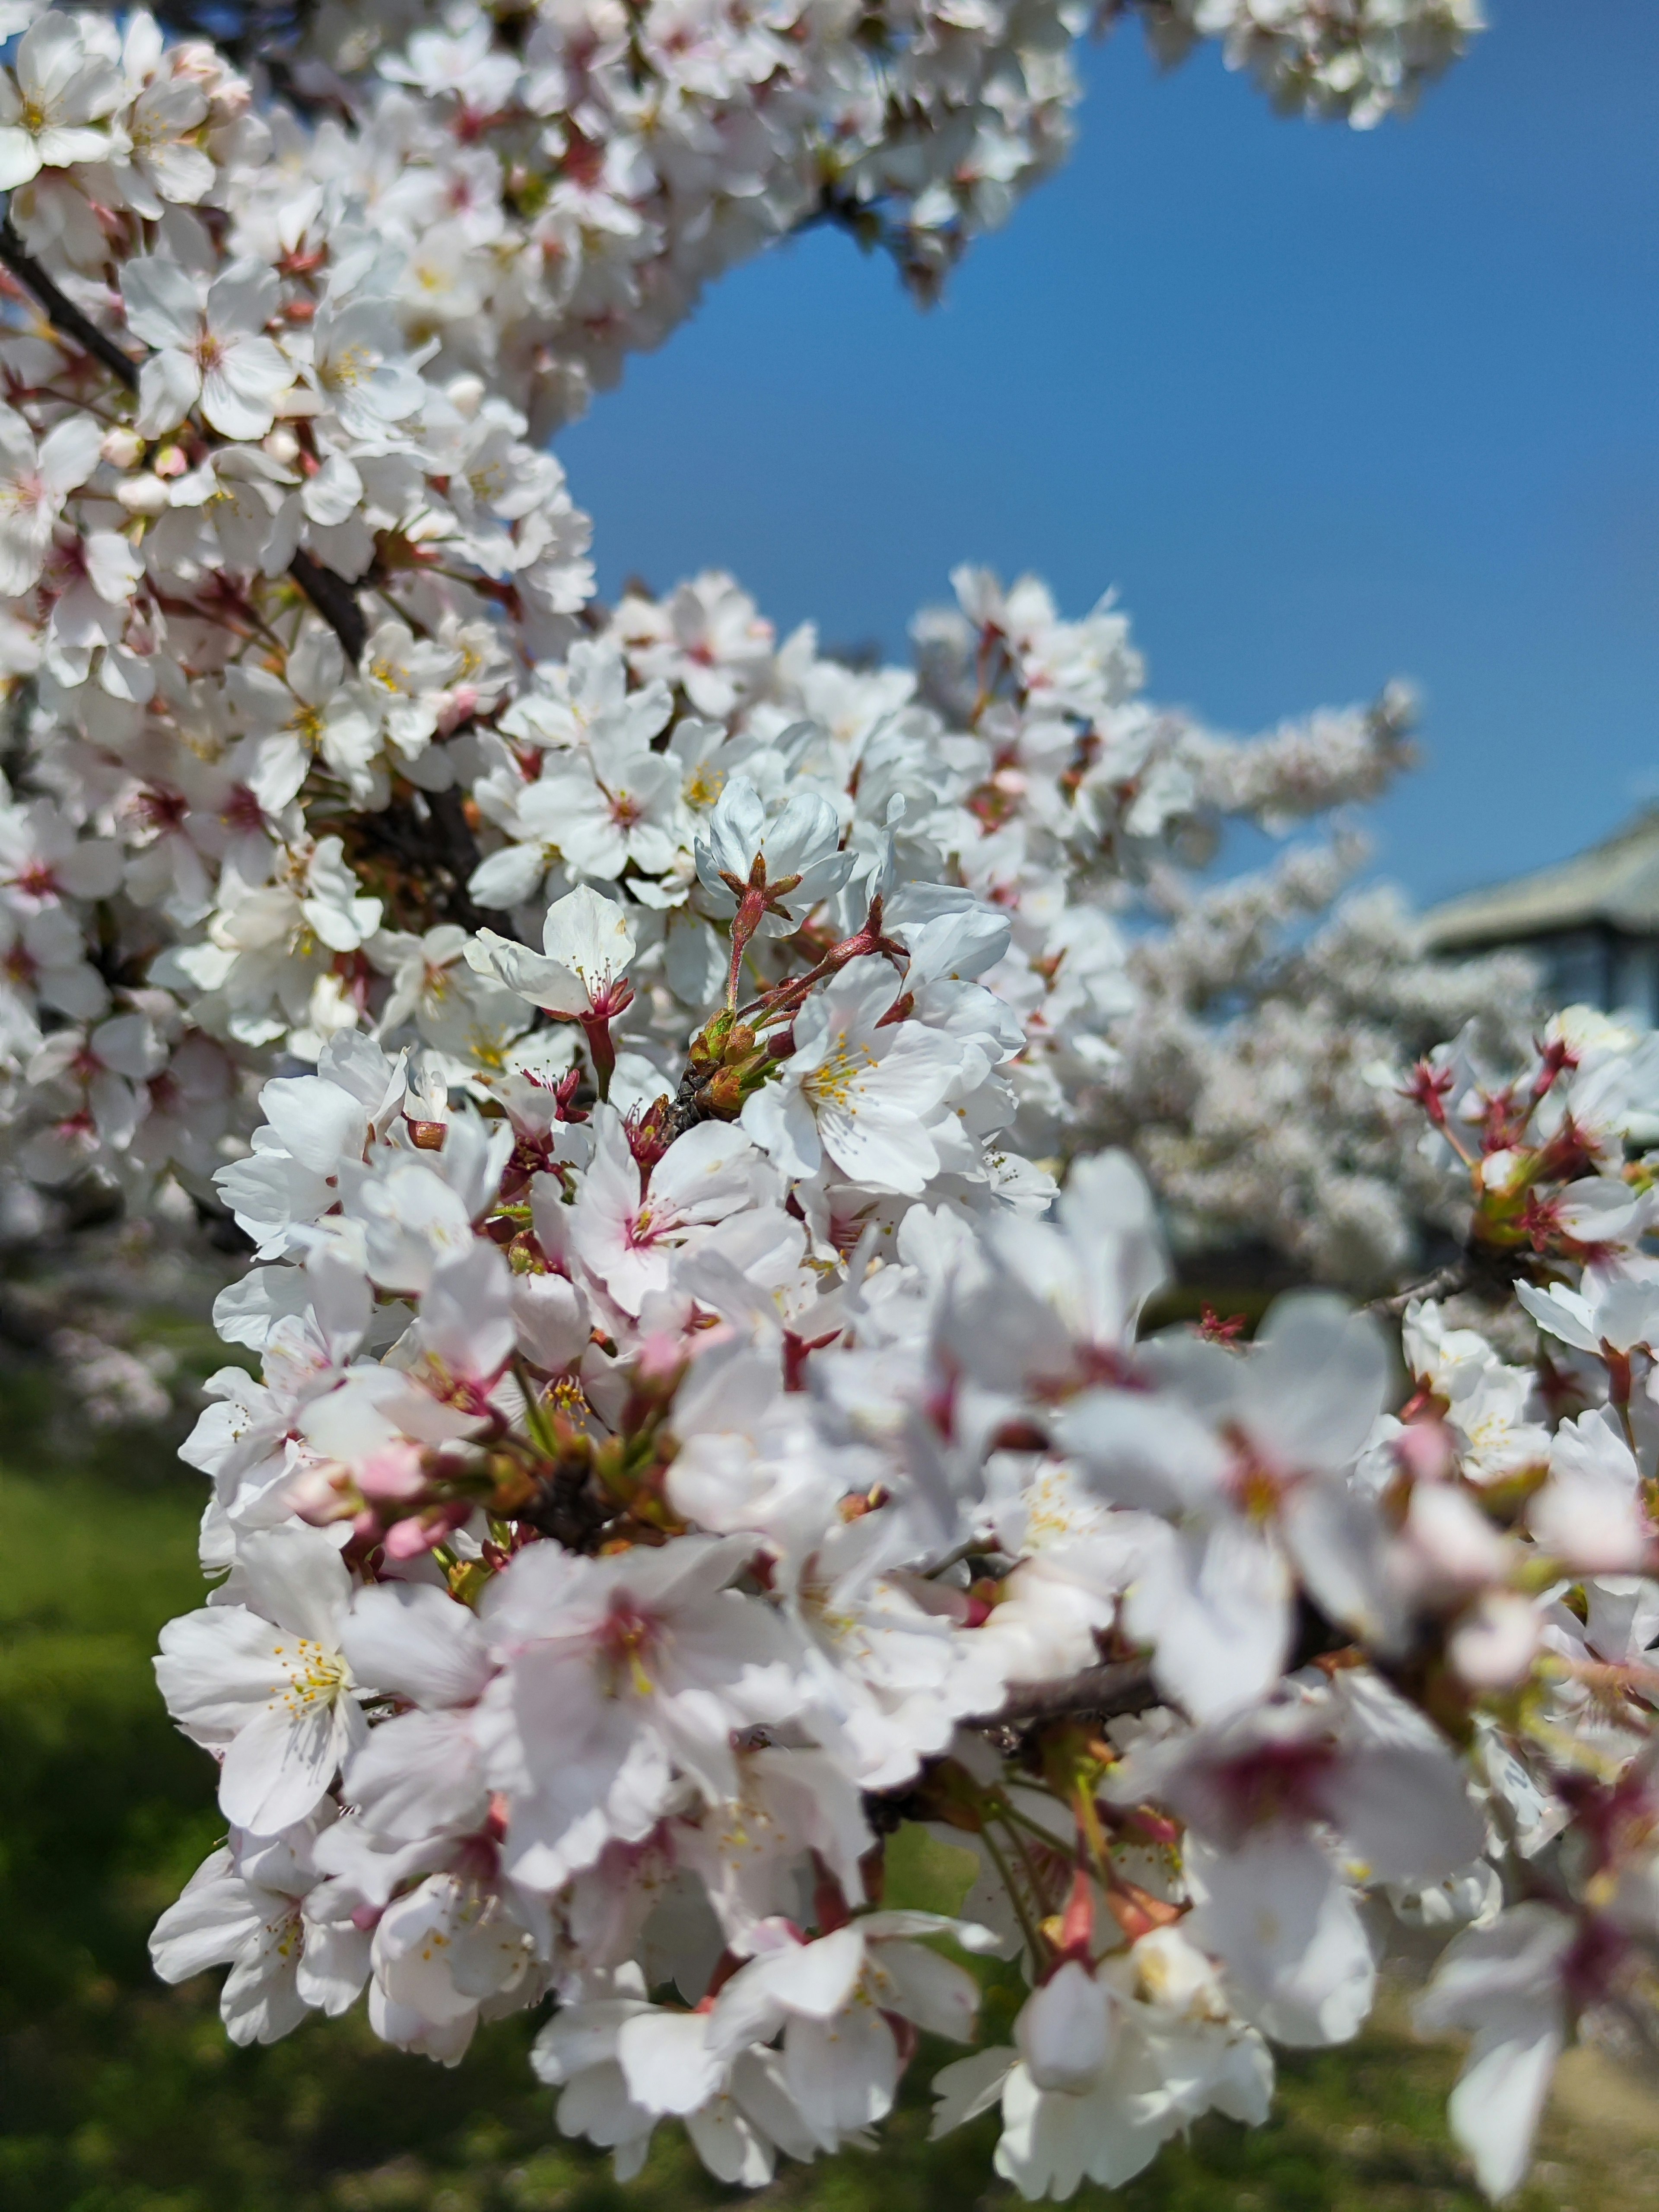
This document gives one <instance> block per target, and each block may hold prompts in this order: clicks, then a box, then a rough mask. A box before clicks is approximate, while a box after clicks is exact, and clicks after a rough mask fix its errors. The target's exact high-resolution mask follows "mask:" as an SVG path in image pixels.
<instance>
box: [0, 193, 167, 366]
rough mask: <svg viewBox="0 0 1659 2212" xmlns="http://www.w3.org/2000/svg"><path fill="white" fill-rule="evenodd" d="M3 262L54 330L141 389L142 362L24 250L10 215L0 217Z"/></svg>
mask: <svg viewBox="0 0 1659 2212" xmlns="http://www.w3.org/2000/svg"><path fill="white" fill-rule="evenodd" d="M0 262H3V263H4V264H5V265H6V267H7V268H8V269H9V270H10V271H11V273H12V275H13V276H15V278H16V279H17V281H18V283H20V284H21V285H22V287H23V289H25V291H27V292H29V293H32V294H33V297H34V299H35V301H36V303H37V304H38V306H39V307H40V311H41V313H43V314H44V315H45V316H46V320H47V321H48V322H49V323H50V324H51V325H52V328H53V330H55V331H58V332H60V333H61V335H62V336H63V337H66V338H73V339H74V341H75V343H76V345H78V346H79V347H80V349H81V350H82V353H89V354H90V355H91V356H92V357H93V359H94V361H97V362H102V363H103V365H104V367H105V368H106V369H108V371H109V373H110V374H111V375H112V376H114V377H118V378H119V380H120V381H121V382H122V383H123V384H125V386H126V388H127V390H128V391H129V392H137V389H138V363H137V362H136V361H135V360H134V359H133V358H132V356H131V354H129V353H124V352H123V351H122V350H121V349H120V347H119V346H118V345H117V344H116V343H115V341H114V339H113V338H112V337H107V336H106V334H105V332H104V331H100V329H99V327H98V325H97V324H96V323H94V322H92V321H91V320H89V319H88V317H87V316H85V315H83V314H82V313H81V310H80V309H79V308H78V307H76V304H75V302H74V301H73V300H70V299H66V298H65V297H64V295H63V293H62V292H60V291H59V290H58V287H57V285H56V284H54V283H52V279H51V277H50V276H47V274H46V270H44V269H43V268H42V267H41V266H40V263H39V262H38V261H36V260H35V259H34V258H33V256H31V255H29V254H27V253H25V252H24V251H23V241H22V240H21V238H19V237H18V235H17V233H16V232H15V230H14V229H13V228H12V227H11V217H10V216H4V217H0Z"/></svg>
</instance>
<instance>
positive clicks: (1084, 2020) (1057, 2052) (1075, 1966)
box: [1014, 1959, 1117, 2093]
mask: <svg viewBox="0 0 1659 2212" xmlns="http://www.w3.org/2000/svg"><path fill="white" fill-rule="evenodd" d="M1116 2026H1117V2023H1116V2021H1115V2019H1114V2018H1113V2015H1112V2001H1111V1996H1110V1994H1109V1991H1108V1990H1107V1989H1106V1987H1105V1984H1103V1983H1101V1982H1097V1980H1096V1979H1095V1977H1094V1976H1093V1974H1092V1973H1091V1972H1090V1971H1089V1969H1088V1967H1086V1966H1083V1965H1081V1964H1080V1963H1079V1961H1078V1960H1075V1959H1068V1960H1066V1964H1065V1965H1064V1966H1062V1967H1060V1971H1059V1972H1057V1973H1055V1974H1054V1975H1051V1976H1050V1978H1048V1981H1046V1982H1045V1983H1044V1984H1042V1988H1041V1989H1039V1990H1032V1992H1031V1994H1030V1996H1029V1997H1028V1998H1027V1999H1026V2001H1025V2005H1024V2009H1023V2010H1022V2012H1021V2013H1020V2015H1019V2018H1018V2020H1017V2021H1015V2023H1014V2041H1015V2042H1016V2043H1017V2044H1018V2045H1019V2053H1020V2056H1021V2057H1022V2058H1024V2061H1025V2063H1026V2065H1027V2066H1028V2067H1029V2069H1030V2075H1031V2079H1032V2080H1033V2081H1035V2082H1036V2085H1037V2087H1038V2088H1039V2089H1069V2090H1071V2091H1073V2093H1075V2092H1076V2091H1078V2090H1080V2089H1086V2088H1088V2087H1089V2086H1090V2085H1091V2082H1092V2081H1094V2080H1095V2079H1096V2077H1097V2075H1099V2074H1100V2072H1101V2071H1102V2069H1103V2068H1104V2067H1105V2065H1106V2063H1107V2062H1108V2061H1109V2058H1110V2057H1111V2055H1112V2046H1113V2045H1114V2044H1115V2041H1116V2033H1115V2030H1116Z"/></svg>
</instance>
